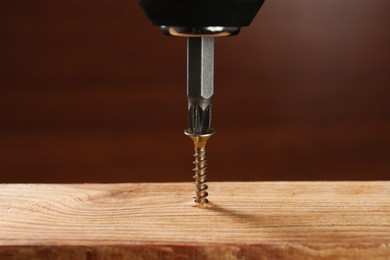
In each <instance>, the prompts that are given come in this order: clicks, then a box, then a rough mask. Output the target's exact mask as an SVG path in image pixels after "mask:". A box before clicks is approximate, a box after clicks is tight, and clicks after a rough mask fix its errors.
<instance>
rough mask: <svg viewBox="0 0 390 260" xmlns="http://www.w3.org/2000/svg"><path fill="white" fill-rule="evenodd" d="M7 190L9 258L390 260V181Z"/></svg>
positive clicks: (3, 241) (2, 241) (3, 198)
mask: <svg viewBox="0 0 390 260" xmlns="http://www.w3.org/2000/svg"><path fill="white" fill-rule="evenodd" d="M209 187H210V188H209V193H210V196H209V199H210V201H211V205H210V207H208V208H199V207H194V206H193V202H192V195H193V192H192V190H193V185H192V184H191V183H141V184H68V185H58V184H57V185H56V184H2V185H0V259H56V258H57V259H109V258H111V259H161V258H169V259H171V258H177V259H259V258H264V259H267V258H268V259H275V258H277V259H280V258H284V259H317V258H323V259H335V258H350V259H357V258H364V259H367V258H370V259H390V182H386V181H378V182H226V183H224V182H219V183H209Z"/></svg>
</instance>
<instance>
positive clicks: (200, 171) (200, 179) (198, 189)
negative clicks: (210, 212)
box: [193, 147, 209, 204]
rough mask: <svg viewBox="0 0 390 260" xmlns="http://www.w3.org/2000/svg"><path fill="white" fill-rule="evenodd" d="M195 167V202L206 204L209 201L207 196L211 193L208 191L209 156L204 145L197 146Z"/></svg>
mask: <svg viewBox="0 0 390 260" xmlns="http://www.w3.org/2000/svg"><path fill="white" fill-rule="evenodd" d="M194 157H195V161H194V164H195V168H194V169H193V171H194V172H195V175H194V177H193V178H194V179H195V195H196V196H195V197H194V199H195V203H197V204H204V203H207V202H208V199H207V196H208V195H209V194H208V192H207V188H208V186H207V184H206V182H207V157H206V149H205V148H204V147H195V154H194Z"/></svg>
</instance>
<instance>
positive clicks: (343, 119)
mask: <svg viewBox="0 0 390 260" xmlns="http://www.w3.org/2000/svg"><path fill="white" fill-rule="evenodd" d="M389 9H390V2H389V1H388V0H373V1H366V0H342V1H339V0H330V1H314V2H313V1H310V0H297V1H289V0H280V1H277V0H270V1H267V2H266V3H265V5H264V7H263V9H262V10H261V11H260V13H259V15H258V16H257V17H256V18H255V20H254V22H253V24H252V25H251V27H248V28H244V29H243V30H242V32H241V34H240V35H239V36H237V37H232V38H224V39H218V40H217V41H216V96H215V100H214V127H215V129H216V130H217V135H216V136H215V137H213V139H212V140H211V141H210V144H209V146H208V149H209V150H208V154H209V159H210V179H211V180H323V179H325V180H353V179H362V180H363V179H364V180H369V179H388V178H389V172H390V49H389V46H390V26H389V25H390V16H389V15H388V10H389ZM185 48H186V47H185V40H184V39H178V38H171V37H166V36H163V35H161V34H160V33H159V30H158V28H156V27H154V26H152V25H151V24H150V23H149V21H148V20H147V19H146V17H145V16H144V14H143V13H142V11H141V9H140V8H139V7H138V6H137V3H136V1H134V0H115V1H110V2H107V1H100V0H97V1H90V0H86V1H75V0H66V1H65V0H59V1H49V0H34V1H28V0H3V1H1V3H0V174H1V175H0V182H121V181H133V182H134V181H187V180H191V174H192V173H191V170H190V168H191V166H192V165H191V160H192V157H191V155H192V146H191V141H190V140H189V139H188V138H187V137H185V136H184V135H183V134H182V130H183V129H184V128H185V127H186V97H185V71H186V68H185V66H186V61H185Z"/></svg>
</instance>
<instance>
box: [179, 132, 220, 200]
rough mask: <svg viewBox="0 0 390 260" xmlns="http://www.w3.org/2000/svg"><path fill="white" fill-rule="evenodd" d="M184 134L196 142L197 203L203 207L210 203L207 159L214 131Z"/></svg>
mask: <svg viewBox="0 0 390 260" xmlns="http://www.w3.org/2000/svg"><path fill="white" fill-rule="evenodd" d="M184 133H185V134H186V135H188V136H189V137H190V138H191V139H192V141H193V142H194V148H195V149H194V150H195V153H194V157H195V161H194V164H195V168H194V169H193V171H194V172H195V175H194V179H195V195H196V196H195V197H194V199H195V203H196V204H198V205H203V204H205V203H207V202H208V199H207V196H208V193H207V188H208V186H207V184H206V182H207V157H206V143H207V141H208V140H209V139H210V137H211V136H212V135H214V133H215V132H214V131H213V130H210V132H209V133H207V134H193V133H192V132H191V131H190V130H185V131H184Z"/></svg>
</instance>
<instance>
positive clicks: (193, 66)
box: [185, 37, 214, 205]
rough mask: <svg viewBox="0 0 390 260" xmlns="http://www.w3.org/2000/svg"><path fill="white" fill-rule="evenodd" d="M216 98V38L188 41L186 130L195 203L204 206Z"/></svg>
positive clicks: (189, 39)
mask: <svg viewBox="0 0 390 260" xmlns="http://www.w3.org/2000/svg"><path fill="white" fill-rule="evenodd" d="M213 95H214V39H213V38H209V37H195V38H188V48H187V97H188V124H189V128H188V129H187V130H186V131H185V134H186V135H188V136H189V137H190V138H191V139H192V141H193V142H194V146H195V154H194V157H195V161H194V164H195V168H194V172H195V175H194V179H195V188H196V190H195V194H196V196H195V197H194V199H195V203H197V204H198V205H203V204H206V203H207V202H208V200H207V196H208V193H207V188H208V186H207V184H206V182H207V157H206V143H207V141H208V139H209V138H210V137H211V136H212V135H213V134H214V130H213V129H211V98H212V96H213Z"/></svg>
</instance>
